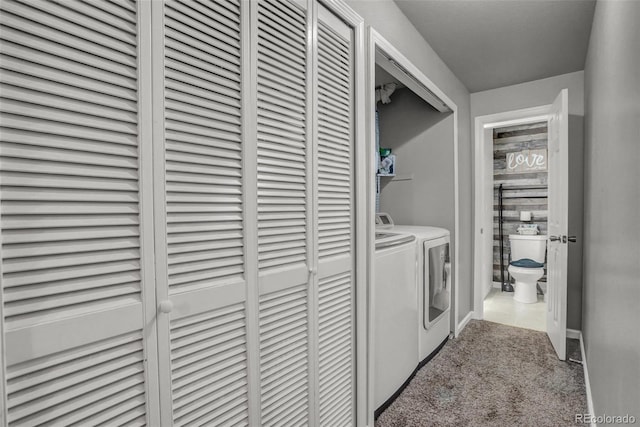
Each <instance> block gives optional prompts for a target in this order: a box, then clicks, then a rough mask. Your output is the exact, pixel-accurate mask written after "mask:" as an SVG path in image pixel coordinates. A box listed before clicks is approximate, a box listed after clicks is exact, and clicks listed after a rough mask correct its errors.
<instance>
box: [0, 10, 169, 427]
mask: <svg viewBox="0 0 640 427" xmlns="http://www.w3.org/2000/svg"><path fill="white" fill-rule="evenodd" d="M145 7H146V6H145V4H144V2H141V3H138V4H136V2H133V1H129V0H125V1H119V2H117V3H112V2H93V3H90V4H89V3H85V2H81V1H66V2H64V4H61V3H56V2H17V1H3V2H2V3H1V4H0V8H1V9H2V11H1V12H0V17H1V18H0V26H1V27H2V31H1V33H0V35H1V45H0V46H1V49H2V59H1V60H0V68H1V71H0V80H1V82H2V84H1V89H0V93H1V94H2V100H1V102H0V110H1V111H0V127H1V133H0V162H1V163H0V167H1V175H0V180H1V182H2V187H1V190H0V207H1V211H2V217H1V220H0V228H1V229H2V233H1V236H2V252H1V258H2V262H1V268H0V272H1V278H0V288H1V297H0V304H2V306H1V309H0V313H2V314H1V316H2V322H3V323H4V325H3V331H4V340H5V342H4V344H5V345H6V347H5V348H6V353H5V354H4V355H3V356H4V364H3V365H4V366H0V370H2V369H6V371H5V372H1V371H0V378H2V381H3V382H5V384H4V385H5V386H6V390H5V391H6V397H5V396H0V412H2V413H3V415H2V416H0V424H2V425H10V426H34V425H71V424H79V425H98V424H101V423H105V424H110V425H124V424H127V425H145V424H157V423H158V419H157V417H154V415H153V414H154V413H155V412H157V400H156V396H155V395H154V393H153V389H154V388H155V387H154V384H155V382H156V380H157V376H156V375H150V374H149V371H150V370H152V369H153V368H154V367H155V362H154V361H155V359H156V354H157V352H156V348H155V331H154V328H153V325H152V321H151V319H152V318H153V311H154V309H153V307H154V306H155V295H154V277H153V243H152V242H153V229H152V228H151V224H152V223H153V218H152V216H151V215H150V214H151V212H152V210H151V208H152V206H151V205H150V204H149V203H148V201H149V200H150V198H149V197H148V195H149V192H148V191H147V189H148V188H150V183H151V182H150V181H151V179H150V178H151V175H150V174H151V168H150V166H151V158H150V156H148V154H149V153H150V149H151V139H150V134H149V133H148V132H147V129H148V127H147V125H148V123H149V122H148V120H146V119H145V118H148V117H149V116H148V112H149V107H150V105H149V103H148V100H149V98H148V95H149V93H148V92H147V91H146V90H145V87H144V86H145V85H146V84H147V83H148V74H147V71H148V68H146V67H148V65H149V64H148V63H146V62H145V60H144V59H143V57H144V52H142V51H141V50H139V49H138V43H139V40H141V39H145V38H146V37H147V36H146V33H145V29H148V19H149V15H148V13H144V10H145V9H144V8H145ZM143 22H144V24H143ZM143 95H144V96H143ZM145 99H146V100H145ZM0 391H2V387H0ZM154 408H155V409H154ZM5 411H6V412H5ZM5 417H6V418H5ZM3 418H5V419H3Z"/></svg>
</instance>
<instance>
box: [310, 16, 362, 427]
mask: <svg viewBox="0 0 640 427" xmlns="http://www.w3.org/2000/svg"><path fill="white" fill-rule="evenodd" d="M318 12H319V16H318V44H317V46H318V51H317V52H318V53H317V55H318V56H317V57H318V61H317V64H318V67H317V73H318V79H317V93H318V106H317V137H316V138H317V139H316V144H317V147H318V148H317V151H318V155H317V159H316V162H317V166H316V167H317V174H318V187H317V193H318V197H317V206H318V207H317V212H318V213H317V217H318V223H317V227H318V256H319V263H318V371H319V372H318V399H319V403H318V405H319V411H318V415H319V421H320V425H321V426H348V425H353V424H354V421H355V418H354V417H355V411H354V409H355V392H354V391H355V387H354V384H355V382H354V381H355V369H354V368H355V353H354V351H353V349H354V348H355V341H354V338H355V335H354V331H355V328H354V315H355V309H354V307H355V298H354V256H353V253H354V252H353V245H354V243H353V237H354V224H353V217H354V197H353V191H354V190H353V187H354V178H353V171H354V159H353V152H354V148H353V147H354V137H353V123H354V115H353V99H354V90H353V85H354V83H353V79H354V75H353V56H354V50H353V30H352V28H351V27H349V26H347V25H346V24H345V23H344V22H342V21H341V20H340V19H339V18H338V17H337V16H335V15H334V14H333V13H332V12H330V11H329V10H328V9H326V8H325V7H323V6H319V7H318Z"/></svg>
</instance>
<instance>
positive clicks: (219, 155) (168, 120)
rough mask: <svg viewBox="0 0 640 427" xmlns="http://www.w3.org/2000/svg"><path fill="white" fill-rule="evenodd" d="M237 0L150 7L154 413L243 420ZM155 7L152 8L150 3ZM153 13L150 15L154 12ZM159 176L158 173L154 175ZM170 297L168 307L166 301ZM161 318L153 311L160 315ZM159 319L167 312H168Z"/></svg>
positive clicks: (173, 419) (198, 420)
mask: <svg viewBox="0 0 640 427" xmlns="http://www.w3.org/2000/svg"><path fill="white" fill-rule="evenodd" d="M246 6H247V3H243V4H241V2H240V1H237V0H230V1H200V2H195V1H176V0H174V1H166V2H164V3H163V4H160V3H158V4H155V5H154V6H153V7H155V8H161V9H162V14H161V15H160V16H161V18H162V22H160V23H159V25H161V26H162V36H163V38H162V40H163V46H162V49H161V53H162V61H163V62H162V66H163V79H162V80H161V81H162V83H163V88H164V91H163V92H161V96H162V97H163V99H164V105H163V110H162V111H161V112H160V114H162V116H163V117H164V120H163V127H162V128H161V129H160V131H159V135H161V137H162V139H163V141H164V144H163V145H160V144H159V145H158V147H159V148H160V149H162V152H161V153H160V154H161V155H160V156H158V157H157V158H158V159H160V160H161V161H160V163H159V165H158V167H159V168H160V169H159V173H158V174H157V175H156V176H157V177H159V178H160V180H157V182H156V183H157V184H158V185H159V188H160V189H162V190H163V191H160V192H157V193H156V194H160V195H161V196H160V197H159V200H158V201H157V203H156V210H157V212H156V215H157V223H158V224H159V225H160V226H159V228H158V234H159V236H160V241H159V244H158V245H157V251H158V253H159V254H160V259H164V260H165V261H164V262H163V263H162V265H160V266H159V267H158V269H159V272H158V275H159V278H158V283H159V293H160V294H161V296H160V298H161V299H163V300H164V299H166V300H168V302H170V303H171V304H170V313H168V314H167V316H166V317H161V319H166V320H161V325H160V331H159V333H160V339H159V344H160V357H161V372H160V375H161V376H162V375H166V376H167V377H169V378H170V386H169V387H167V388H166V389H165V390H162V391H161V393H162V406H163V407H162V411H163V423H165V424H167V425H170V424H173V425H176V426H180V425H191V424H199V425H201V424H210V425H223V424H229V425H243V424H244V425H246V424H247V422H248V395H247V393H248V391H247V387H248V385H247V347H246V343H247V333H246V306H245V301H246V282H245V256H244V244H245V243H244V238H245V235H244V230H243V228H244V206H243V112H242V69H241V67H242V60H241V58H242V37H243V35H242V28H241V22H242V16H241V13H242V11H241V7H246ZM156 13H157V12H156ZM154 16H155V15H154ZM158 181H160V182H158ZM171 306H172V307H171ZM161 316H164V315H161ZM167 317H168V319H167Z"/></svg>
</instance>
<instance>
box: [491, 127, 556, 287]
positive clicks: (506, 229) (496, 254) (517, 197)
mask: <svg viewBox="0 0 640 427" xmlns="http://www.w3.org/2000/svg"><path fill="white" fill-rule="evenodd" d="M542 148H544V149H546V148H547V122H542V123H535V124H528V125H519V126H509V127H504V128H495V129H494V130H493V184H494V191H493V281H494V282H500V238H499V230H498V208H499V205H498V187H499V186H500V184H504V186H509V187H525V186H532V185H535V186H543V187H544V188H543V189H540V190H524V189H523V190H511V191H505V192H504V193H503V196H504V198H503V207H504V209H503V214H502V217H503V220H504V222H503V233H504V269H505V272H504V275H505V278H507V277H508V273H507V267H508V266H509V253H510V249H509V234H516V233H517V231H516V230H517V228H518V226H519V225H520V224H521V222H520V211H530V212H531V217H532V221H531V223H533V224H538V228H539V229H540V232H541V233H542V234H547V188H546V187H547V171H542V172H527V173H518V174H513V173H506V168H507V164H506V157H507V153H511V152H518V151H522V150H527V149H530V150H533V149H542ZM538 196H543V198H537V197H538ZM507 197H509V198H507ZM546 277H547V276H546V271H545V276H544V277H543V278H542V279H541V281H546ZM512 282H513V280H512Z"/></svg>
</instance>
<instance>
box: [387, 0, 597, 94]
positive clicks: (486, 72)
mask: <svg viewBox="0 0 640 427" xmlns="http://www.w3.org/2000/svg"><path fill="white" fill-rule="evenodd" d="M395 2H396V4H397V5H398V6H399V7H400V9H401V10H402V11H403V12H404V14H405V15H406V16H407V17H408V19H409V20H410V21H411V22H412V23H413V25H414V26H415V27H416V28H417V29H418V31H419V32H420V33H421V34H422V35H423V37H424V38H425V39H426V40H427V41H428V42H429V44H430V45H431V47H432V48H433V49H434V50H435V51H436V52H437V53H438V55H439V56H440V58H442V60H443V61H444V62H445V63H446V64H447V65H448V66H449V68H450V69H451V70H452V71H453V73H454V74H455V75H456V76H458V78H459V79H460V80H461V81H462V83H464V85H465V86H467V89H469V92H471V93H473V92H479V91H482V90H487V89H494V88H497V87H503V86H508V85H513V84H517V83H523V82H528V81H532V80H537V79H542V78H546V77H551V76H556V75H559V74H565V73H570V72H573V71H579V70H583V69H584V63H585V57H586V53H587V46H588V43H589V34H590V32H591V22H592V20H593V12H594V9H595V0H395Z"/></svg>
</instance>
